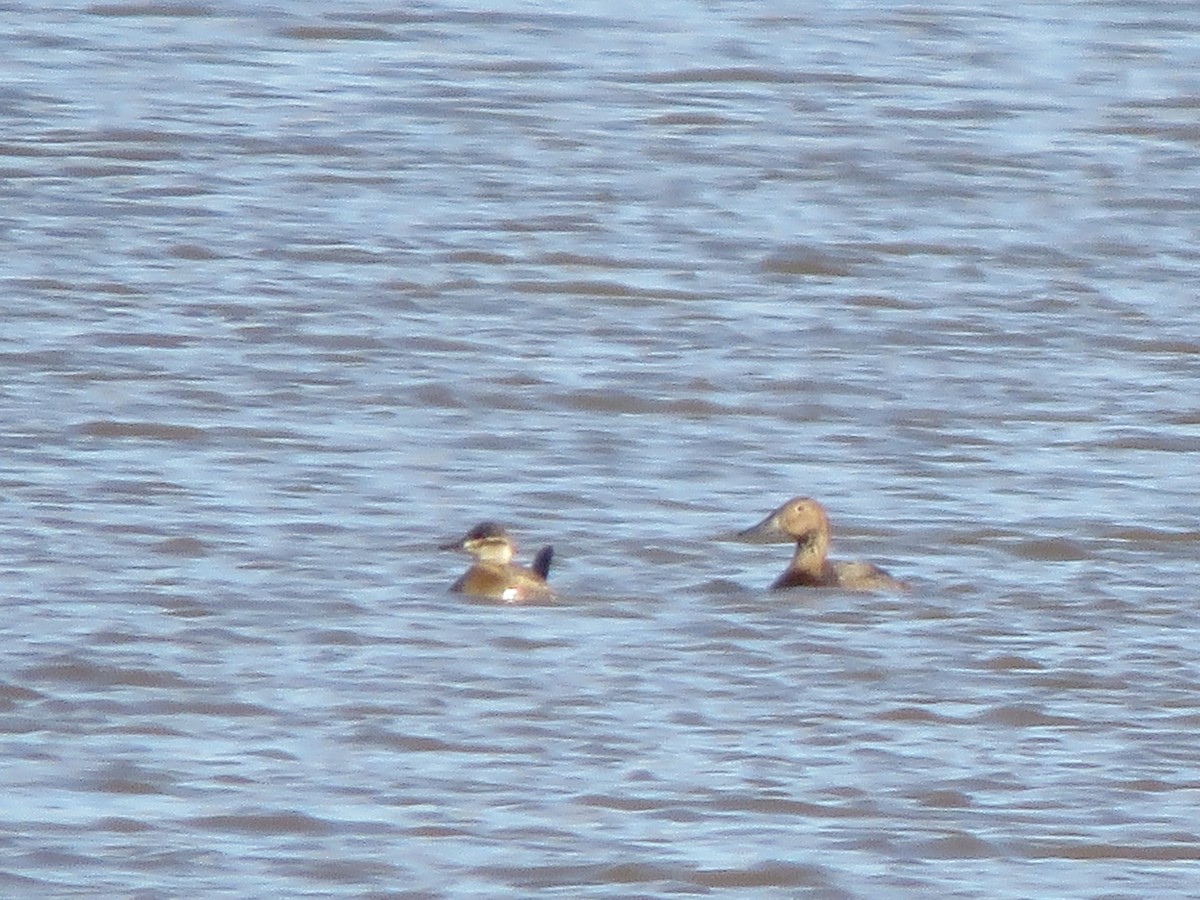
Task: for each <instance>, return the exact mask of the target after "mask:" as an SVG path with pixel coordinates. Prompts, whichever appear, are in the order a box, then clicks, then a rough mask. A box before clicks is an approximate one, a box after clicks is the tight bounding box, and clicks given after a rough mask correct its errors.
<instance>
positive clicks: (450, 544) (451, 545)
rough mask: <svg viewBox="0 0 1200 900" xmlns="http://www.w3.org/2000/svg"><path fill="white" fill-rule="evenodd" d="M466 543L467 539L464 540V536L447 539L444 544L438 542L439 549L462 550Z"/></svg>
mask: <svg viewBox="0 0 1200 900" xmlns="http://www.w3.org/2000/svg"><path fill="white" fill-rule="evenodd" d="M464 543H466V541H464V540H463V538H455V539H454V540H452V541H447V542H446V543H444V544H438V549H439V550H462V549H463V544H464Z"/></svg>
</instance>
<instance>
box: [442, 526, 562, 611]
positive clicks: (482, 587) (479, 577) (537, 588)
mask: <svg viewBox="0 0 1200 900" xmlns="http://www.w3.org/2000/svg"><path fill="white" fill-rule="evenodd" d="M441 549H443V550H465V551H466V552H468V553H470V554H471V555H472V556H473V557H475V562H474V563H472V565H471V567H470V568H469V569H467V571H466V572H464V573H463V574H462V575H461V576H460V577H459V578H458V580H457V581H455V582H454V584H452V585H451V586H450V590H451V591H453V592H454V593H456V594H466V595H467V596H468V597H478V598H480V599H484V600H500V601H502V602H504V603H536V602H545V601H547V600H552V599H554V591H553V590H552V589H551V588H550V585H549V584H548V583H547V582H546V576H547V575H548V574H549V572H550V563H551V561H552V560H553V558H554V548H553V547H543V548H542V549H541V550H540V551H538V554H537V556H535V557H534V560H533V564H532V565H531V566H529V567H528V568H526V567H525V566H520V565H517V564H516V563H514V562H513V557H514V556H515V555H516V550H517V546H516V544H515V543H514V542H513V539H512V537H511V536H510V535H509V533H508V531H507V530H505V528H504V527H503V526H502V525H500V524H498V523H496V522H480V523H479V524H478V525H476V526H475V527H474V528H472V529H471V530H470V531H468V532H467V533H466V534H465V535H464V536H463V537H462V538H460V539H458V540H457V541H451V542H450V543H448V544H443V545H442V546H441Z"/></svg>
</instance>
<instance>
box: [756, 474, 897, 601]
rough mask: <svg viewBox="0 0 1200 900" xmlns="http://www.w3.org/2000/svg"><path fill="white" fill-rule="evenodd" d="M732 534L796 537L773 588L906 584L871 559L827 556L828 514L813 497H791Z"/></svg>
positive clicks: (887, 587)
mask: <svg viewBox="0 0 1200 900" xmlns="http://www.w3.org/2000/svg"><path fill="white" fill-rule="evenodd" d="M735 537H736V538H738V539H739V540H744V541H751V542H758V543H768V542H776V541H787V542H789V543H790V542H792V541H795V543H796V553H795V555H794V556H793V557H792V561H791V563H789V564H788V567H787V568H786V569H785V570H784V571H783V574H782V575H780V576H779V577H778V578H776V579H775V581H774V582H773V583H772V584H771V590H773V591H781V590H786V589H788V588H799V587H814V588H843V589H846V590H853V591H876V590H893V591H903V590H907V589H908V587H909V586H908V585H907V584H906V583H905V582H903V581H900V580H899V579H897V578H893V577H892V576H891V575H889V574H888V573H887V572H885V571H884V570H883V569H881V568H879V567H878V566H876V565H874V564H872V563H868V562H840V561H839V562H835V561H832V560H830V559H829V558H828V556H827V554H828V553H829V515H828V513H826V512H825V507H823V506H822V505H821V504H820V503H818V502H817V501H816V500H814V499H813V498H812V497H793V498H792V499H791V500H789V501H787V502H786V503H784V504H783V505H782V506H780V507H779V508H778V509H775V510H774V511H772V512H771V514H770V515H768V516H767V517H766V518H765V519H763V520H762V521H761V522H759V523H758V524H757V525H753V526H751V527H750V528H747V529H745V530H744V531H739V532H737V533H736V535H735Z"/></svg>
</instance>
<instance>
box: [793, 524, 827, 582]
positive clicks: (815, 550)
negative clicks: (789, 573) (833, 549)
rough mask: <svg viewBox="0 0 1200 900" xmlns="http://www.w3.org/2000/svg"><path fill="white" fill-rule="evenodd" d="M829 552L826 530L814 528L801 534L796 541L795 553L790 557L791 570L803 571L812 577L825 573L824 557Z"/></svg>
mask: <svg viewBox="0 0 1200 900" xmlns="http://www.w3.org/2000/svg"><path fill="white" fill-rule="evenodd" d="M828 553H829V534H828V532H825V531H821V530H816V531H810V532H809V533H808V534H805V535H802V536H801V538H800V540H799V541H797V542H796V555H795V556H794V557H792V570H793V571H797V572H803V573H804V574H806V575H810V576H812V577H813V578H821V577H822V576H823V575H824V574H825V569H826V562H825V557H826V555H827V554H828Z"/></svg>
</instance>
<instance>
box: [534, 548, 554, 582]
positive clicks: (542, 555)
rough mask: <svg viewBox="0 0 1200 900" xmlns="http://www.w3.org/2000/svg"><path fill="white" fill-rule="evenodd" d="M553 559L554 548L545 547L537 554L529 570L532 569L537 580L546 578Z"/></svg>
mask: <svg viewBox="0 0 1200 900" xmlns="http://www.w3.org/2000/svg"><path fill="white" fill-rule="evenodd" d="M553 559H554V548H553V547H551V546H549V545H547V546H545V547H543V548H542V549H541V550H539V551H538V552H537V556H535V557H534V558H533V565H531V566H530V567H529V568H531V569H533V571H534V572H536V573H537V574H538V577H539V578H548V577H549V575H550V562H551V560H553Z"/></svg>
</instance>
